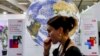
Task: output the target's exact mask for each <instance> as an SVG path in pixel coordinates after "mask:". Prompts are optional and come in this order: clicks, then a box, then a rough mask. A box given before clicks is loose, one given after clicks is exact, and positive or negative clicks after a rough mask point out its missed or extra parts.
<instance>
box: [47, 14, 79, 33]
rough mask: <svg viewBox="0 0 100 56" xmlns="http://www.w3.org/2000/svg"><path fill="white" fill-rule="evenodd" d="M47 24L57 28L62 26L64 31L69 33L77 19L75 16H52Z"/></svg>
mask: <svg viewBox="0 0 100 56" xmlns="http://www.w3.org/2000/svg"><path fill="white" fill-rule="evenodd" d="M47 24H48V25H50V26H52V27H54V28H55V29H58V28H59V27H62V28H63V32H64V33H68V32H70V31H71V30H72V29H73V28H74V27H75V26H76V25H77V21H76V19H74V18H73V17H67V16H55V17H52V18H50V19H49V21H48V22H47Z"/></svg>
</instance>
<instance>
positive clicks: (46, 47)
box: [44, 38, 51, 56]
mask: <svg viewBox="0 0 100 56" xmlns="http://www.w3.org/2000/svg"><path fill="white" fill-rule="evenodd" d="M50 48H51V39H50V38H48V39H46V40H45V41H44V56H49V51H50Z"/></svg>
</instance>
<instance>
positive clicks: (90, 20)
mask: <svg viewBox="0 0 100 56" xmlns="http://www.w3.org/2000/svg"><path fill="white" fill-rule="evenodd" d="M81 40H82V53H83V54H84V55H86V56H99V49H98V26H97V18H96V17H95V16H94V15H92V14H91V13H84V14H82V15H81Z"/></svg>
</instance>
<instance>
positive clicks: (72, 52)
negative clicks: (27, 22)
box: [43, 15, 82, 56]
mask: <svg viewBox="0 0 100 56" xmlns="http://www.w3.org/2000/svg"><path fill="white" fill-rule="evenodd" d="M47 25H48V26H47V31H48V38H47V39H46V40H45V41H44V53H43V54H44V56H49V51H50V48H51V45H52V43H53V44H57V43H58V42H59V43H60V45H59V46H58V48H56V49H55V50H54V51H53V56H82V54H81V52H80V50H79V49H78V47H76V46H75V45H74V43H73V41H72V40H71V39H70V36H69V32H70V31H72V30H73V29H74V27H76V26H77V25H78V22H77V20H76V19H75V18H74V17H67V16H61V15H57V16H54V17H52V18H50V20H49V21H48V22H47Z"/></svg>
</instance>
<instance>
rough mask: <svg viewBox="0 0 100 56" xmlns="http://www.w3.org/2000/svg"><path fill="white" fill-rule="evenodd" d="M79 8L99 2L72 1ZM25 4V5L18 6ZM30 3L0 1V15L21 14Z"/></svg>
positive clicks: (24, 1)
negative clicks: (5, 13) (4, 13)
mask: <svg viewBox="0 0 100 56" xmlns="http://www.w3.org/2000/svg"><path fill="white" fill-rule="evenodd" d="M73 1H74V3H75V4H76V5H77V7H78V8H79V11H82V9H86V8H87V6H91V5H93V4H94V3H95V2H99V1H100V0H73ZM20 3H25V4H20ZM31 3H32V0H0V14H2V13H3V12H4V11H6V12H7V13H8V14H22V13H23V12H24V11H27V8H28V6H29V5H30V4H31Z"/></svg>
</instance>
